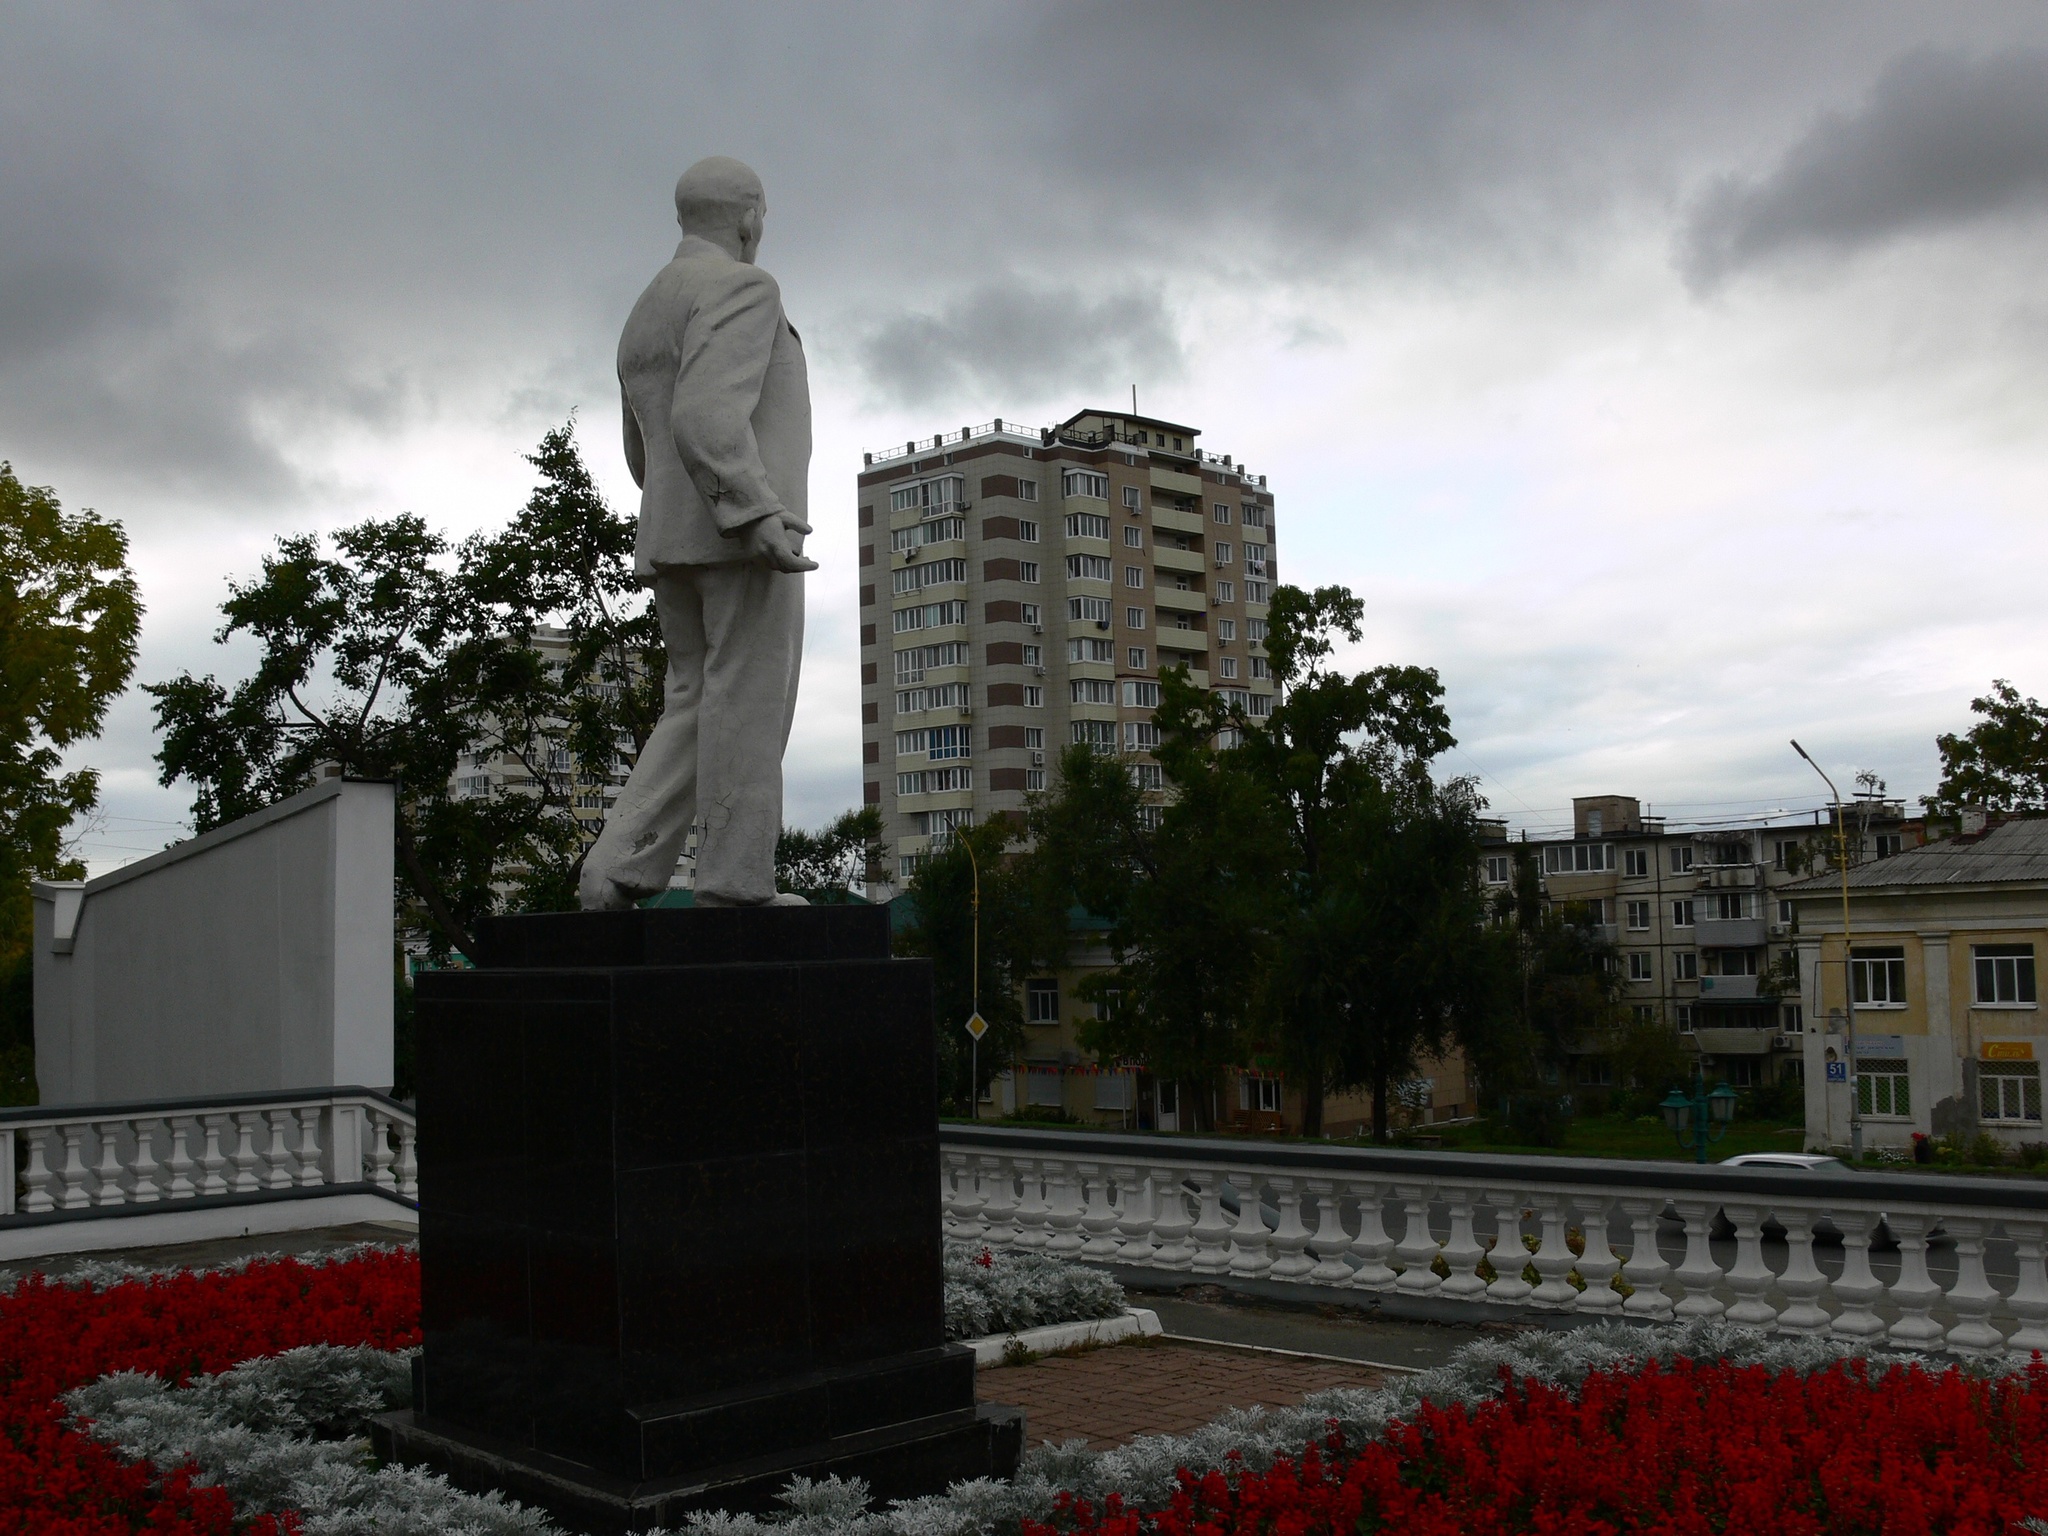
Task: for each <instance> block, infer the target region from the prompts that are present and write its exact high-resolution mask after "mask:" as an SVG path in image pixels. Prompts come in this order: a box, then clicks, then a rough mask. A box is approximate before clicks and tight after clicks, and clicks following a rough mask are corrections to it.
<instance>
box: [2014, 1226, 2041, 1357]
mask: <svg viewBox="0 0 2048 1536" xmlns="http://www.w3.org/2000/svg"><path fill="white" fill-rule="evenodd" d="M2005 1235H2006V1236H2007V1237H2009V1238H2011V1239H2012V1241H2013V1246H2014V1247H2015V1248H2016V1249H2017V1250H2018V1258H2019V1276H2020V1278H2019V1284H2018V1285H2016V1286H2014V1287H2013V1292H2012V1294H2011V1295H2010V1296H2008V1297H2006V1299H2005V1304H2006V1306H2008V1307H2010V1308H2011V1309H2012V1314H2013V1316H2014V1317H2017V1318H2018V1319H2019V1320H2020V1326H2019V1331H2018V1332H2017V1333H2015V1334H2014V1335H2013V1336H2012V1337H2011V1338H2009V1339H2007V1340H2006V1341H2005V1347H2006V1348H2007V1349H2009V1350H2012V1351H2013V1352H2015V1353H2017V1354H2021V1355H2032V1354H2034V1353H2035V1352H2037V1351H2039V1352H2040V1353H2042V1354H2043V1355H2048V1222H2041V1221H2011V1220H2008V1221H2007V1222H2006V1224H2005Z"/></svg>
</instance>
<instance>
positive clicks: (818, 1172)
mask: <svg viewBox="0 0 2048 1536" xmlns="http://www.w3.org/2000/svg"><path fill="white" fill-rule="evenodd" d="M479 942H480V944H481V945H482V947H483V950H484V956H483V958H484V961H485V963H484V965H483V966H482V968H480V969H478V970H475V971H456V972H436V973H431V974H427V975H423V976H421V977H420V978H419V981H418V984H417V994H416V998H417V1005H418V1026H419V1035H418V1038H419V1043H418V1078H419V1119H420V1267H421V1274H420V1284H421V1306H422V1323H423V1328H424V1332H425V1336H426V1337H425V1348H424V1350H423V1351H422V1353H421V1355H420V1357H419V1360H418V1362H417V1364H416V1366H415V1372H414V1408H413V1410H412V1411H411V1412H410V1413H397V1414H389V1415H386V1416H385V1417H384V1418H382V1419H381V1420H379V1421H378V1423H377V1424H376V1426H375V1430H374V1436H375V1440H376V1444H377V1448H378V1451H379V1453H380V1454H381V1455H383V1456H385V1457H386V1458H388V1459H396V1460H400V1461H405V1462H410V1463H421V1464H426V1465H430V1466H433V1467H436V1468H438V1469H440V1470H442V1471H444V1472H446V1473H447V1474H448V1475H449V1476H450V1477H451V1478H453V1479H454V1480H455V1481H456V1482H457V1483H459V1484H461V1485H462V1486H465V1487H469V1488H474V1489H479V1490H482V1489H488V1488H502V1489H504V1490H505V1491H506V1492H507V1493H509V1494H511V1495H512V1496H514V1497H516V1498H519V1499H522V1500H525V1501H528V1502H533V1503H538V1504H541V1505H544V1506H546V1507H547V1508H549V1509H551V1510H553V1511H554V1512H556V1513H557V1514H558V1515H559V1516H561V1517H562V1518H563V1519H564V1521H565V1522H567V1523H569V1524H571V1525H573V1526H578V1527H581V1528H584V1529H588V1530H599V1531H616V1530H628V1529H635V1528H639V1527H644V1526H648V1525H654V1524H668V1525H680V1524H681V1523H682V1517H683V1515H684V1514H685V1513H687V1512H688V1511H689V1510H692V1509H698V1508H731V1509H759V1508H762V1507H764V1506H766V1505H769V1504H771V1503H772V1502H773V1500H774V1496H775V1494H776V1493H777V1492H778V1491H779V1490H780V1489H781V1488H782V1486H783V1485H784V1484H785V1483H786V1482H787V1481H788V1479H789V1478H790V1477H791V1476H792V1475H795V1474H798V1473H802V1474H804V1475H807V1476H812V1477H819V1476H823V1475H825V1474H827V1473H838V1474H840V1475H842V1476H859V1477H863V1478H865V1479H867V1481H868V1483H869V1484H870V1486H871V1487H872V1489H873V1490H874V1492H875V1494H876V1496H877V1497H879V1498H897V1497H904V1496H908V1495H911V1494H917V1493H928V1492H937V1491H939V1490H941V1489H943V1488H944V1487H945V1486H946V1484H947V1483H949V1482H951V1481H954V1480H956V1479H959V1478H966V1477H982V1476H990V1475H995V1476H1007V1475H1008V1474H1009V1473H1010V1472H1011V1471H1012V1470H1014V1468H1015V1465H1016V1459H1017V1455H1018V1452H1019V1450H1020V1449H1021V1447H1022V1440H1023V1424H1022V1420H1021V1417H1020V1416H1019V1415H1017V1414H1016V1413H1015V1412H1014V1411H1013V1410H1010V1409H1004V1408H996V1407H991V1406H987V1405H977V1404H976V1402H975V1398H974V1360H973V1356H972V1355H971V1354H970V1353H969V1352H968V1351H967V1350H966V1349H964V1348H961V1347H960V1346H958V1345H949V1344H947V1343H946V1342H945V1340H944V1335H943V1324H942V1306H943V1301H942V1279H941V1273H940V1221H941V1212H940V1207H939V1152H938V1119H937V1102H936V1069H935V1059H934V1043H933V1039H932V1026H931V978H930V974H929V970H928V967H927V966H926V964H925V963H924V962H922V961H916V960H894V959H891V958H890V955H889V926H888V914H887V912H886V910H885V909H882V908H878V907H811V908H801V907H799V908H785V907H778V908H766V909H747V910H735V909H705V910H689V909H683V910H655V911H634V912H619V913H563V914H556V915H547V916H536V917H516V918H504V919H499V920H497V921H495V922H493V923H491V924H489V925H488V926H487V929H486V931H485V933H483V934H481V935H480V936H479Z"/></svg>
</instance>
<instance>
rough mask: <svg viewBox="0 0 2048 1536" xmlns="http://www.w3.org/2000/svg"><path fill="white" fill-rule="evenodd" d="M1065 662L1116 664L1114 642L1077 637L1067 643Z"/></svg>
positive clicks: (1089, 637) (1091, 637) (1090, 637)
mask: <svg viewBox="0 0 2048 1536" xmlns="http://www.w3.org/2000/svg"><path fill="white" fill-rule="evenodd" d="M1067 660H1069V661H1102V662H1108V663H1110V664H1112V665H1114V664H1115V662H1116V642H1115V641H1114V640H1098V639H1096V638H1094V637H1093V636H1082V635H1077V636H1075V637H1074V638H1073V639H1071V640H1069V641H1068V642H1067Z"/></svg>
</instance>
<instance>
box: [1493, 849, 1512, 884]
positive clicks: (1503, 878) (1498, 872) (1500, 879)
mask: <svg viewBox="0 0 2048 1536" xmlns="http://www.w3.org/2000/svg"><path fill="white" fill-rule="evenodd" d="M1513 868H1514V860H1512V859H1511V858H1509V857H1508V856H1507V855H1506V854H1504V853H1489V854H1488V855H1487V856H1486V883H1487V884H1488V885H1506V884H1507V883H1508V876H1509V873H1510V871H1511V870H1512V869H1513Z"/></svg>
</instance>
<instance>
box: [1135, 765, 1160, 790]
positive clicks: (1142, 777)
mask: <svg viewBox="0 0 2048 1536" xmlns="http://www.w3.org/2000/svg"><path fill="white" fill-rule="evenodd" d="M1131 783H1133V784H1134V785H1136V786H1137V787H1138V788H1139V789H1140V790H1153V789H1164V788H1166V770H1165V769H1164V768H1162V767H1160V766H1159V765H1158V764H1157V763H1133V764H1131Z"/></svg>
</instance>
